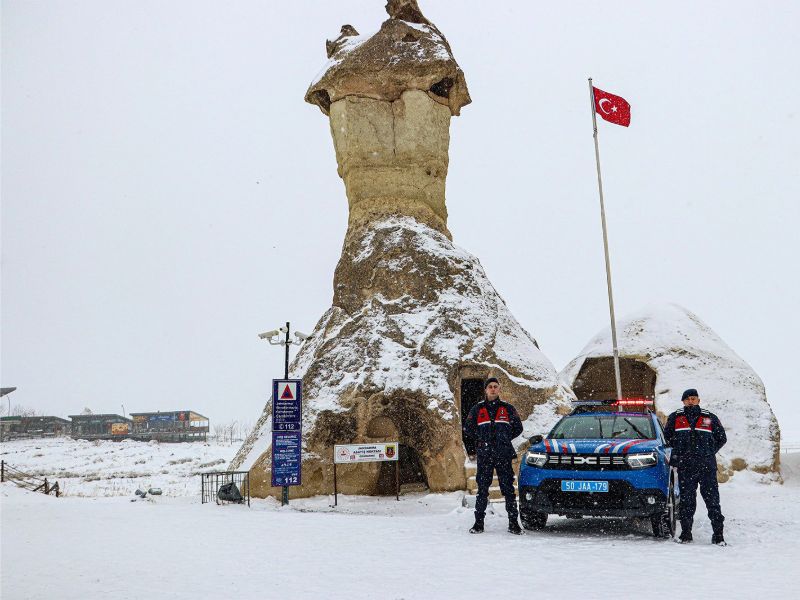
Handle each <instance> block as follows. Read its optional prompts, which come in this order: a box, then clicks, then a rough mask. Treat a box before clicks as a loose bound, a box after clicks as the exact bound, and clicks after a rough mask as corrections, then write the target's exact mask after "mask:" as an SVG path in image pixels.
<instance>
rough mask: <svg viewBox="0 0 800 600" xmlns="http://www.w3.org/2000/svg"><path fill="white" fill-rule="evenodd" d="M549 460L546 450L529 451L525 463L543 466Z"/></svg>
mask: <svg viewBox="0 0 800 600" xmlns="http://www.w3.org/2000/svg"><path fill="white" fill-rule="evenodd" d="M546 462H547V454H545V453H544V452H528V454H526V455H525V464H528V465H530V466H532V467H543V466H544V463H546Z"/></svg>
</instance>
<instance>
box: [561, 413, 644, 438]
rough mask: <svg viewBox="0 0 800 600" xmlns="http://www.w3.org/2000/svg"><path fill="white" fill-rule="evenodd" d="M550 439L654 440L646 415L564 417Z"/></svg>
mask: <svg viewBox="0 0 800 600" xmlns="http://www.w3.org/2000/svg"><path fill="white" fill-rule="evenodd" d="M549 437H550V438H554V439H557V440H570V439H572V440H574V439H590V440H605V439H648V440H652V439H655V437H656V436H655V434H654V432H653V423H652V421H651V420H650V417H649V416H646V415H591V414H589V415H574V416H570V417H564V418H563V419H562V420H561V421H560V422H559V423H558V425H556V426H555V427H554V428H553V431H552V432H551V434H550V436H549Z"/></svg>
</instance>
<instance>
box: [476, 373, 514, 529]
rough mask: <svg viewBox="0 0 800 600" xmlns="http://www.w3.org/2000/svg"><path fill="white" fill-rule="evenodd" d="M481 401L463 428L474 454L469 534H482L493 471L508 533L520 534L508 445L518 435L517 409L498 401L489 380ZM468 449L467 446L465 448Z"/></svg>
mask: <svg viewBox="0 0 800 600" xmlns="http://www.w3.org/2000/svg"><path fill="white" fill-rule="evenodd" d="M484 391H485V398H484V399H483V400H481V401H480V402H478V403H477V404H476V405H475V406H473V407H472V410H470V412H469V416H468V417H467V422H466V424H465V427H464V434H465V437H466V438H467V441H468V442H474V445H475V450H476V452H477V455H478V472H477V475H476V476H475V479H476V480H477V482H478V495H477V498H476V499H475V524H474V525H473V526H472V528H471V529H470V530H469V532H470V533H483V520H484V517H485V516H486V506H487V505H488V503H489V486H490V485H491V483H492V477H493V473H494V471H497V479H498V480H499V482H500V491H501V492H502V494H503V496H504V497H505V500H506V511H507V512H508V531H509V532H510V533H513V534H515V535H519V534H521V533H522V529H521V528H520V526H519V520H518V516H519V512H518V510H517V496H516V493H515V492H514V467H513V466H512V465H511V461H512V460H513V459H514V458H515V457H516V455H517V453H516V452H515V451H514V446H513V444H512V443H511V440H513V439H514V438H515V437H517V436H518V435H519V434H521V433H522V421H521V420H520V418H519V414H518V413H517V409H515V408H514V407H513V406H512V405H511V404H509V403H508V402H503V401H502V400H501V399H500V382H499V381H498V380H497V378H495V377H490V378H489V379H487V380H486V383H485V384H484ZM468 447H470V446H468Z"/></svg>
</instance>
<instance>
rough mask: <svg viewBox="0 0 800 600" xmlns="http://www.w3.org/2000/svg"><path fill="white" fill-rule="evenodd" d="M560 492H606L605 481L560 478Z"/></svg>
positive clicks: (606, 484)
mask: <svg viewBox="0 0 800 600" xmlns="http://www.w3.org/2000/svg"><path fill="white" fill-rule="evenodd" d="M561 491H562V492H608V482H607V481H574V480H567V479H562V480H561Z"/></svg>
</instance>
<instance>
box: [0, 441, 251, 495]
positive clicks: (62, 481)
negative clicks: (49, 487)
mask: <svg viewBox="0 0 800 600" xmlns="http://www.w3.org/2000/svg"><path fill="white" fill-rule="evenodd" d="M240 444H241V442H236V443H235V444H233V445H230V444H214V443H201V442H192V443H182V444H161V443H158V442H137V441H134V440H123V441H120V442H114V441H110V440H95V441H87V440H73V439H71V438H49V439H30V440H16V441H12V442H3V443H2V444H0V458H2V459H3V460H4V461H6V462H7V463H8V464H10V465H11V466H13V467H15V468H16V469H19V470H20V471H24V472H25V473H28V474H30V475H33V476H35V477H38V478H40V479H41V478H44V477H47V479H48V480H49V481H50V483H52V482H54V481H57V482H58V485H59V488H60V489H61V492H62V493H63V494H64V495H65V496H90V497H99V496H132V495H133V493H134V492H135V491H136V489H137V488H141V489H143V490H146V489H148V488H150V487H159V488H161V489H162V491H163V493H164V494H165V495H167V496H192V495H196V496H198V497H199V494H200V477H198V476H197V473H200V472H203V471H224V470H225V469H226V468H227V465H228V463H229V462H230V460H231V458H233V455H234V454H235V453H236V450H238V448H239V446H240Z"/></svg>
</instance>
